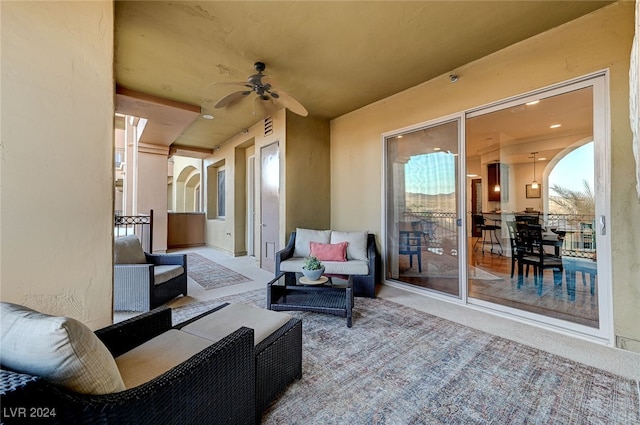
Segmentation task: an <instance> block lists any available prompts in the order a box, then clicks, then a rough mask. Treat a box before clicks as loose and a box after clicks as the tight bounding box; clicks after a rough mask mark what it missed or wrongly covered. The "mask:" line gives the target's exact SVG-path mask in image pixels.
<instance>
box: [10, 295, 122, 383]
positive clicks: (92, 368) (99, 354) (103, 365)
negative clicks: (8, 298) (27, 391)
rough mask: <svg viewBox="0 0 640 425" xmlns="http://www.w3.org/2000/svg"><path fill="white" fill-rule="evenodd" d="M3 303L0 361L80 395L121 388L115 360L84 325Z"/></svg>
mask: <svg viewBox="0 0 640 425" xmlns="http://www.w3.org/2000/svg"><path fill="white" fill-rule="evenodd" d="M0 304H1V308H0V311H1V315H0V319H1V323H2V326H1V335H0V345H1V346H2V350H0V362H1V363H2V365H3V366H7V367H9V368H11V369H13V370H15V371H16V372H22V373H28V374H30V375H36V376H41V377H42V378H44V379H45V380H47V381H49V382H51V383H53V384H57V385H61V386H64V387H66V388H68V389H70V390H72V391H75V392H77V393H82V394H108V393H113V392H117V391H122V390H124V389H125V387H124V383H123V381H122V377H121V376H120V372H119V371H118V367H117V366H116V362H115V361H114V359H113V356H112V355H111V353H110V352H109V350H108V349H107V347H105V345H104V344H103V343H102V341H100V339H99V338H98V337H97V336H96V335H95V334H94V333H93V332H92V331H91V330H90V329H89V328H88V327H86V326H85V325H84V324H82V323H80V322H79V321H77V320H75V319H71V318H68V317H59V316H50V315H47V314H43V313H39V312H37V311H34V310H31V309H30V308H27V307H24V306H21V305H17V304H11V303H6V302H3V303H0Z"/></svg>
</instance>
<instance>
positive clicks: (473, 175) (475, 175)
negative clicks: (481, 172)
mask: <svg viewBox="0 0 640 425" xmlns="http://www.w3.org/2000/svg"><path fill="white" fill-rule="evenodd" d="M467 177H478V175H477V174H467Z"/></svg>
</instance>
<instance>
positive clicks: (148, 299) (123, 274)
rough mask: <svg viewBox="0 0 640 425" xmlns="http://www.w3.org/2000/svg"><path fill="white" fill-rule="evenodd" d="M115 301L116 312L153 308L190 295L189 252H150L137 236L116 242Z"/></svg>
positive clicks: (124, 237)
mask: <svg viewBox="0 0 640 425" xmlns="http://www.w3.org/2000/svg"><path fill="white" fill-rule="evenodd" d="M113 250H114V271H113V303H114V309H115V310H116V311H141V312H145V311H149V310H152V309H154V308H156V307H159V306H161V305H162V304H164V303H166V302H167V301H170V300H172V299H173V298H175V297H177V296H179V295H184V296H186V295H187V256H186V254H148V253H145V252H144V251H143V250H142V245H141V244H140V241H139V240H138V238H137V237H136V236H135V235H128V236H121V237H117V238H116V239H115V241H114V247H113Z"/></svg>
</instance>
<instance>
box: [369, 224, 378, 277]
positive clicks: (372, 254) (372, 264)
mask: <svg viewBox="0 0 640 425" xmlns="http://www.w3.org/2000/svg"><path fill="white" fill-rule="evenodd" d="M377 257H378V252H377V251H376V237H375V235H373V234H371V233H369V234H368V235H367V259H368V260H369V274H372V275H373V276H376V272H377V270H376V269H377V266H378V258H377Z"/></svg>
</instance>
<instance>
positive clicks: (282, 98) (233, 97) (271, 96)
mask: <svg viewBox="0 0 640 425" xmlns="http://www.w3.org/2000/svg"><path fill="white" fill-rule="evenodd" d="M253 67H254V68H255V69H256V71H258V73H257V74H253V75H251V76H250V77H249V78H247V82H246V83H244V82H239V83H215V84H216V85H229V86H237V87H242V88H243V90H240V91H235V92H233V93H230V94H228V95H226V96H224V97H223V98H222V99H220V100H219V101H218V102H217V103H216V104H215V105H214V106H215V107H216V108H226V107H228V106H231V105H233V104H235V103H236V102H239V101H240V100H242V99H245V98H247V97H248V96H249V95H250V94H251V93H254V92H255V94H256V95H257V97H256V100H255V104H256V106H258V107H259V108H261V109H267V108H268V106H269V105H270V104H273V103H275V102H280V103H281V104H282V106H284V107H285V108H287V109H289V110H290V111H291V112H293V113H295V114H298V115H301V116H303V117H306V116H307V115H308V114H309V113H308V112H307V110H306V109H305V107H304V106H302V104H301V103H300V102H298V101H297V100H296V99H294V98H293V96H291V95H290V94H288V93H286V92H284V91H282V90H278V89H275V88H274V87H273V86H271V84H270V83H269V82H267V81H265V80H263V78H264V77H266V75H264V74H263V73H262V71H264V69H265V67H266V66H265V64H264V63H263V62H256V63H254V64H253Z"/></svg>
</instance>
